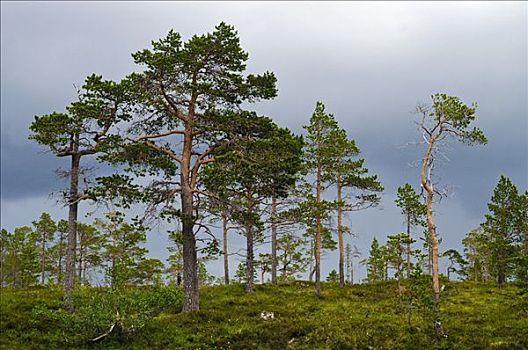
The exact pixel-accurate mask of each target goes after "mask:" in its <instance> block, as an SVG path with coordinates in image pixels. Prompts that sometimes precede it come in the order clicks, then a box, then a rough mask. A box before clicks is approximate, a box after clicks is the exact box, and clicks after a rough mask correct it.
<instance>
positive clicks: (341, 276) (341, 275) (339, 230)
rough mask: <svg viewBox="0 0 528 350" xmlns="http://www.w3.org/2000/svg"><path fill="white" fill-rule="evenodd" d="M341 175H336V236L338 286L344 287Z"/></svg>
mask: <svg viewBox="0 0 528 350" xmlns="http://www.w3.org/2000/svg"><path fill="white" fill-rule="evenodd" d="M341 191H342V186H341V175H338V176H337V237H338V240H339V286H340V287H341V288H344V287H345V251H344V249H345V247H344V242H343V204H342V202H341V200H342V198H341Z"/></svg>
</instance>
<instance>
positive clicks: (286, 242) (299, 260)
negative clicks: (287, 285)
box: [277, 232, 313, 282]
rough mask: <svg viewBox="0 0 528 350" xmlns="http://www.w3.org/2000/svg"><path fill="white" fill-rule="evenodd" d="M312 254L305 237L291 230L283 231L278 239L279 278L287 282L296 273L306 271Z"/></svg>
mask: <svg viewBox="0 0 528 350" xmlns="http://www.w3.org/2000/svg"><path fill="white" fill-rule="evenodd" d="M311 256H313V254H312V252H309V251H307V249H306V243H305V241H304V239H302V238H299V237H296V236H295V235H294V234H293V233H291V232H285V233H283V234H282V235H281V236H280V237H279V238H278V239H277V259H278V261H279V264H278V269H279V271H280V277H279V280H280V281H283V282H286V281H288V280H289V279H290V278H293V277H294V276H295V274H297V273H301V272H305V271H306V268H307V267H308V264H309V260H310V257H311Z"/></svg>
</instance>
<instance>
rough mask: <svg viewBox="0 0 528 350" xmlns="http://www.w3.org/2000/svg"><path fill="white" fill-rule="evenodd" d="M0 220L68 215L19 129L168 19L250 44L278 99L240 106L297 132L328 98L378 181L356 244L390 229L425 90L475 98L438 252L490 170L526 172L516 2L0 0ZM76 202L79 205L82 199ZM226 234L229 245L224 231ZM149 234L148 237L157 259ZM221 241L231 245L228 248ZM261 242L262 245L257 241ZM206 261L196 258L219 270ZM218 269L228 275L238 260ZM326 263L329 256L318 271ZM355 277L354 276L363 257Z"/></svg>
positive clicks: (363, 246)
mask: <svg viewBox="0 0 528 350" xmlns="http://www.w3.org/2000/svg"><path fill="white" fill-rule="evenodd" d="M0 6H1V225H2V227H4V228H7V229H9V230H12V229H13V228H14V227H17V226H21V225H27V224H30V223H31V221H32V220H34V219H36V218H37V217H38V216H39V215H40V213H41V212H43V211H48V212H50V213H51V214H52V216H53V217H54V218H55V219H59V218H66V216H67V209H66V208H63V207H61V206H58V205H56V204H55V201H54V200H53V199H50V198H49V194H50V192H52V191H53V190H56V189H58V188H60V187H61V186H62V185H63V184H62V183H60V182H58V180H57V178H56V177H55V175H54V169H55V168H57V167H60V166H62V167H67V165H68V164H67V163H66V162H65V161H63V160H58V159H56V158H54V157H53V156H52V155H50V154H43V153H42V151H43V148H40V147H39V146H38V145H36V144H34V143H32V142H30V141H28V140H27V136H28V126H29V124H30V123H31V121H32V119H33V116H34V115H41V114H46V113H49V112H51V111H62V110H64V107H65V106H66V105H68V104H69V103H70V102H71V101H72V100H73V99H74V98H75V88H74V84H75V85H81V83H82V81H83V80H84V77H85V76H87V75H89V74H91V73H98V74H102V75H103V76H104V77H105V78H107V79H121V78H122V77H124V76H125V75H126V74H128V73H130V72H131V71H134V70H137V69H138V67H136V66H135V65H134V64H133V62H132V59H131V57H130V54H131V53H133V52H135V51H137V50H140V49H142V48H146V47H149V45H150V41H151V40H153V39H158V38H160V37H163V36H164V35H166V33H167V32H168V31H169V30H170V29H174V30H175V31H177V32H180V33H182V35H183V36H184V38H189V37H190V36H191V35H193V34H201V33H205V32H209V31H211V30H212V29H213V28H214V26H215V25H216V24H218V23H219V22H220V21H225V22H227V23H229V24H232V25H234V26H235V28H236V29H237V30H238V32H239V34H240V38H241V41H242V46H243V48H244V49H245V50H246V51H248V52H249V54H250V60H249V63H248V72H250V73H251V72H254V73H259V72H262V71H265V70H270V71H273V72H274V73H275V74H276V76H277V78H278V88H279V93H278V97H277V98H276V99H275V100H273V101H266V102H261V103H258V104H256V105H254V106H253V107H252V108H254V109H255V110H256V111H258V112H259V113H261V114H266V115H269V116H271V117H272V118H273V119H274V120H275V121H276V122H277V123H278V124H280V125H282V126H287V127H289V128H291V129H292V130H293V131H294V132H296V133H302V132H303V130H302V125H305V124H306V123H307V122H308V119H309V117H310V115H311V113H312V111H313V108H314V106H315V102H316V101H318V100H320V101H323V102H324V103H325V104H326V107H327V111H329V112H331V113H333V114H334V115H335V117H336V119H337V120H338V121H339V123H340V125H341V126H343V127H344V128H345V129H346V130H347V132H348V135H349V137H351V138H354V139H356V142H357V145H358V146H359V147H360V149H361V151H362V156H363V157H364V158H365V159H366V163H365V165H366V166H367V167H368V168H369V169H370V170H371V172H372V173H374V174H378V175H379V177H380V179H381V182H382V184H383V185H384V186H385V192H384V194H383V201H382V205H381V207H380V208H378V209H370V210H367V211H363V212H355V213H353V214H352V215H351V216H350V218H349V223H351V225H352V231H353V232H355V233H356V234H357V237H355V238H351V237H350V238H349V239H348V241H349V242H351V243H352V244H356V245H357V246H358V247H359V248H360V250H361V251H362V252H363V253H364V256H366V255H367V254H368V247H369V245H370V241H371V240H372V237H373V236H376V237H378V239H382V240H384V237H385V236H386V235H387V234H394V233H397V232H399V231H401V230H402V229H403V221H402V217H401V215H400V214H399V210H398V208H396V207H395V205H394V197H395V192H396V188H397V187H398V186H400V185H402V184H404V183H405V182H409V183H411V184H413V185H414V186H415V187H417V186H418V181H419V179H418V168H416V167H415V166H414V167H413V166H412V164H413V163H414V162H415V161H416V160H417V159H419V158H420V156H421V155H422V152H423V145H417V144H416V143H417V142H419V141H420V138H421V135H420V134H419V133H418V131H417V130H416V128H415V126H414V124H413V120H414V119H415V118H416V115H414V114H412V111H413V110H414V108H415V107H416V105H417V104H418V103H420V102H429V101H430V96H431V95H432V94H433V93H436V92H445V93H448V94H452V95H457V96H459V97H460V98H461V99H462V100H463V101H464V102H466V103H471V102H477V103H478V106H479V108H478V110H477V119H476V125H477V126H479V127H481V128H482V129H483V130H484V132H485V133H486V135H487V136H488V138H489V143H488V145H486V146H477V147H467V146H463V145H456V144H453V145H452V146H451V148H450V150H449V152H448V158H449V161H446V162H444V163H443V164H442V168H441V169H440V173H439V175H440V180H441V182H442V184H443V185H446V186H448V187H449V188H450V197H449V198H447V199H444V200H443V201H442V202H441V203H440V204H439V205H438V206H437V211H436V221H437V226H438V232H439V233H440V235H441V236H442V237H443V243H442V247H441V250H446V249H449V248H460V241H461V240H462V238H463V237H464V235H465V233H467V232H468V231H469V230H470V229H472V228H475V227H477V226H478V225H479V224H480V223H481V222H482V221H483V216H484V214H485V213H486V210H487V207H486V203H487V202H488V200H489V198H490V196H491V192H492V190H493V188H494V187H495V185H496V183H497V181H498V179H499V177H500V175H501V174H504V175H506V176H507V177H509V178H511V179H512V180H513V182H514V183H515V184H516V185H517V186H518V187H519V189H521V190H526V188H527V187H528V185H527V182H528V179H527V167H528V165H527V163H528V146H527V133H528V131H527V129H528V124H527V123H528V122H527V119H528V117H527V93H528V91H527V59H528V57H527V43H528V38H527V28H528V27H527V26H528V24H527V3H526V2H511V3H507V2H500V3H499V2H495V3H494V2H480V3H479V2H462V3H460V2H459V3H450V2H431V3H418V2H409V3H405V2H401V3H396V2H391V3H383V2H366V3H362V2H290V3H288V2H262V3H258V2H251V3H250V2H226V3H221V2H214V3H212V2H208V3H206V2H196V3H170V2H158V3H140V2H130V3H127V2H114V3H105V2H85V3H83V2H56V3H55V2H33V3H32V2H4V1H2V2H1V5H0ZM82 206H83V207H84V208H83V209H84V211H85V212H86V211H87V210H89V209H90V208H89V207H88V206H87V204H85V203H83V204H82ZM232 241H233V245H234V246H236V247H239V246H242V245H243V240H242V239H241V238H235V237H233V240H232ZM165 245H166V235H165V233H164V232H163V229H158V230H153V232H151V233H150V234H149V242H148V247H149V248H150V250H151V252H150V253H151V254H150V255H152V256H158V257H161V258H165V257H166V256H167V252H166V250H165ZM236 247H234V248H233V249H236ZM264 249H265V250H266V249H268V247H265V248H264ZM220 265H221V264H220V262H218V263H217V264H212V265H210V268H211V271H212V272H213V273H215V274H216V275H221V266H220ZM235 265H236V263H233V264H232V267H231V269H232V271H233V272H234V270H235V269H236V266H235ZM333 268H337V255H336V254H335V253H333V254H328V255H327V256H326V257H325V261H324V262H323V276H325V275H326V274H327V273H328V271H330V270H331V269H333ZM361 269H362V271H361V272H360V276H364V269H363V268H361Z"/></svg>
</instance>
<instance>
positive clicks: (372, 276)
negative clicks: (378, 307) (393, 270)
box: [366, 237, 385, 282]
mask: <svg viewBox="0 0 528 350" xmlns="http://www.w3.org/2000/svg"><path fill="white" fill-rule="evenodd" d="M366 264H367V280H368V281H369V282H378V281H382V280H384V279H385V257H384V253H383V249H382V247H381V246H380V244H379V242H378V240H377V239H376V237H374V238H373V239H372V243H371V245H370V250H369V257H368V258H367V260H366Z"/></svg>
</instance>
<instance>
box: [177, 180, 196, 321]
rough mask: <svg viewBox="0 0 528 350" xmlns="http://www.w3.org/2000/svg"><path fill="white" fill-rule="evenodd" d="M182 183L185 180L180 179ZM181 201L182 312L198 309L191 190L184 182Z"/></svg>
mask: <svg viewBox="0 0 528 350" xmlns="http://www.w3.org/2000/svg"><path fill="white" fill-rule="evenodd" d="M182 183H183V184H184V183H185V182H184V181H182ZM181 201H182V212H183V217H182V235H183V292H184V301H183V312H192V311H198V310H199V309H200V305H199V291H198V259H197V255H196V238H195V236H194V232H193V229H194V220H193V212H192V211H193V199H192V192H191V191H190V188H189V187H188V185H187V184H184V186H183V188H182V193H181Z"/></svg>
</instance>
